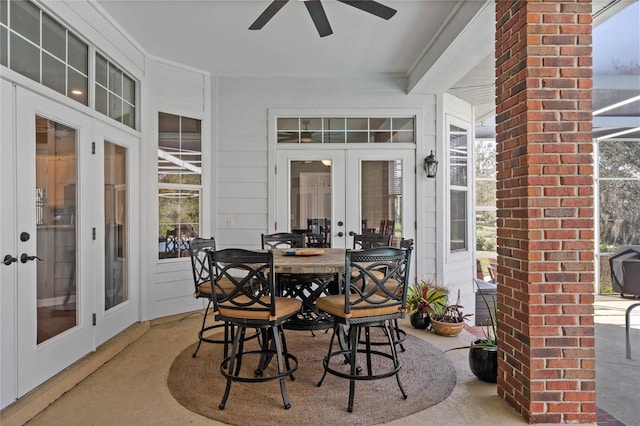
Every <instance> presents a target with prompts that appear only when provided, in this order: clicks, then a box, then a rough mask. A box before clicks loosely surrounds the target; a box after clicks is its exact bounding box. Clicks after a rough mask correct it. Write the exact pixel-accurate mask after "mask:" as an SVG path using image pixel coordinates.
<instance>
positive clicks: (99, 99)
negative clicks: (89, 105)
mask: <svg viewBox="0 0 640 426" xmlns="http://www.w3.org/2000/svg"><path fill="white" fill-rule="evenodd" d="M107 99H108V97H107V91H106V90H105V89H103V88H102V87H100V86H98V85H97V84H96V111H98V112H100V113H102V114H104V115H107V113H108V108H107V102H108V101H107Z"/></svg>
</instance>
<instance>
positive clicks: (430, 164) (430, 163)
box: [424, 150, 438, 178]
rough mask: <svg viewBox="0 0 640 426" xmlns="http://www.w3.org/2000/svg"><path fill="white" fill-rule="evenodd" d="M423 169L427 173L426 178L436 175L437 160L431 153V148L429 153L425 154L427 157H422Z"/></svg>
mask: <svg viewBox="0 0 640 426" xmlns="http://www.w3.org/2000/svg"><path fill="white" fill-rule="evenodd" d="M424 171H425V172H426V173H427V177H428V178H434V177H436V172H437V171H438V160H436V156H435V155H433V150H431V154H429V155H427V158H425V159H424Z"/></svg>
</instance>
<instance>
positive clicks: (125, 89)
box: [122, 74, 136, 105]
mask: <svg viewBox="0 0 640 426" xmlns="http://www.w3.org/2000/svg"><path fill="white" fill-rule="evenodd" d="M122 97H123V98H124V100H125V101H127V102H129V103H130V104H132V105H135V104H136V83H135V81H133V79H131V78H129V76H127V75H126V74H124V75H123V81H122Z"/></svg>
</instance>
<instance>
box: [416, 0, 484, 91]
mask: <svg viewBox="0 0 640 426" xmlns="http://www.w3.org/2000/svg"><path fill="white" fill-rule="evenodd" d="M494 38H495V13H494V2H493V1H492V0H485V1H462V2H460V3H459V5H458V7H457V8H456V9H455V10H454V11H453V12H452V15H451V16H450V17H449V19H448V20H447V22H446V23H445V26H444V27H443V28H442V29H441V31H440V33H439V34H438V36H437V37H436V39H435V41H434V42H433V43H431V44H430V45H429V46H427V48H426V50H425V51H424V52H423V53H422V55H421V56H420V58H419V59H418V61H417V62H416V64H415V65H414V66H413V67H412V68H411V70H410V71H409V76H408V87H407V93H409V94H411V93H444V92H446V91H447V90H448V89H449V88H450V87H451V86H452V85H454V84H455V83H456V82H457V81H458V80H460V79H461V78H462V77H464V76H465V75H466V74H467V73H468V72H469V71H470V70H471V69H473V67H475V66H476V64H478V63H479V62H480V61H482V60H483V59H484V58H485V57H486V56H487V55H489V54H491V52H493V50H494V45H495V41H494Z"/></svg>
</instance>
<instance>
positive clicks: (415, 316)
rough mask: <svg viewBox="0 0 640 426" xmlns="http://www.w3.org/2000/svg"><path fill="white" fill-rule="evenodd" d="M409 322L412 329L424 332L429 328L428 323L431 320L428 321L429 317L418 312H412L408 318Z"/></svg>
mask: <svg viewBox="0 0 640 426" xmlns="http://www.w3.org/2000/svg"><path fill="white" fill-rule="evenodd" d="M409 321H411V325H412V326H413V328H418V329H421V330H425V329H426V328H427V327H429V323H430V322H431V320H430V319H429V315H426V314H422V313H420V312H414V313H412V314H411V315H410V316H409Z"/></svg>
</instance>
